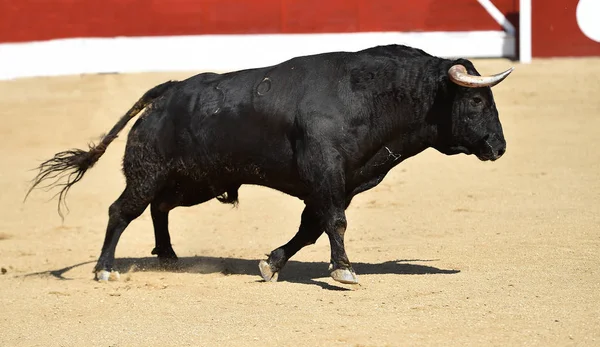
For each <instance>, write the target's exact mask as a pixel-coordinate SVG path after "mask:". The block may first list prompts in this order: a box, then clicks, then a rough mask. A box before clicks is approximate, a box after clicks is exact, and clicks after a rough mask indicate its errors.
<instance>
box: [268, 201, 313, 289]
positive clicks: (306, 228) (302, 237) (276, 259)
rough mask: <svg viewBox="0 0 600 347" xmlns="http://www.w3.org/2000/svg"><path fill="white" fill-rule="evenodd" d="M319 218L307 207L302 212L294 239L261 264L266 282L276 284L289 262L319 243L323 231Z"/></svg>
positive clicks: (274, 251) (273, 252) (272, 253)
mask: <svg viewBox="0 0 600 347" xmlns="http://www.w3.org/2000/svg"><path fill="white" fill-rule="evenodd" d="M317 218H318V216H317V214H316V213H315V211H314V210H312V209H311V208H310V207H308V206H307V207H305V208H304V211H303V212H302V220H301V222H300V228H299V229H298V232H297V233H296V235H294V237H293V238H292V239H291V240H290V241H289V242H288V243H286V244H285V245H283V246H281V247H279V248H277V249H275V250H273V251H272V252H271V254H269V257H268V258H267V260H261V261H260V263H259V269H260V273H261V275H262V278H263V279H264V280H265V281H271V282H276V281H277V278H278V277H279V271H280V270H281V269H282V268H283V267H284V266H285V264H286V263H287V261H288V260H289V259H290V258H291V257H292V256H293V255H294V254H296V253H297V252H298V251H299V250H300V249H302V248H303V247H304V246H308V245H312V244H314V243H315V242H317V239H318V238H319V236H321V235H322V234H323V230H322V229H321V228H319V225H318V219H317Z"/></svg>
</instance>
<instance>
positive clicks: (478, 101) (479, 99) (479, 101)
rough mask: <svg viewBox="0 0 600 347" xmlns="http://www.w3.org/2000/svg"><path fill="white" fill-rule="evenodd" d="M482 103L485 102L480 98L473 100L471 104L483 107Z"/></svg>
mask: <svg viewBox="0 0 600 347" xmlns="http://www.w3.org/2000/svg"><path fill="white" fill-rule="evenodd" d="M482 102H483V100H482V99H481V98H480V97H478V96H476V97H474V98H473V99H471V103H472V104H473V106H479V105H481V103H482Z"/></svg>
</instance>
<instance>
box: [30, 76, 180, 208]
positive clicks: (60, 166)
mask: <svg viewBox="0 0 600 347" xmlns="http://www.w3.org/2000/svg"><path fill="white" fill-rule="evenodd" d="M177 83H178V82H177V81H168V82H165V83H163V84H159V85H158V86H156V87H154V88H152V89H150V90H148V91H147V92H146V93H145V94H144V95H143V96H142V97H141V98H140V99H139V100H138V101H137V102H136V103H135V104H134V105H133V107H131V109H130V110H129V111H127V113H126V114H125V115H124V116H123V117H121V119H119V121H118V122H117V123H116V124H115V125H114V126H113V128H112V129H111V130H110V131H109V132H108V134H106V135H104V136H103V137H102V140H100V143H99V144H97V145H94V144H90V145H89V150H87V151H84V150H81V149H71V150H67V151H63V152H59V153H56V154H55V155H54V158H52V159H49V160H46V161H45V162H43V163H42V164H40V166H38V170H39V172H38V174H37V176H36V177H35V178H34V179H33V181H32V182H33V183H32V185H31V187H30V188H29V190H28V191H27V194H26V195H25V200H26V199H27V197H28V196H29V193H31V191H32V190H33V189H34V188H36V187H38V186H39V185H40V183H42V182H47V181H51V182H50V183H48V184H47V185H46V186H44V187H41V188H46V189H47V190H50V189H52V188H54V187H62V189H61V190H60V191H59V192H58V193H57V194H56V195H55V196H54V197H56V196H58V214H59V215H60V216H61V218H63V214H62V211H61V203H63V204H64V199H65V197H66V195H67V192H68V191H69V189H70V188H71V186H73V185H74V184H75V183H77V182H79V180H81V178H82V177H83V175H84V174H85V172H86V171H87V170H88V169H89V168H91V167H92V166H94V164H95V163H96V162H97V161H98V159H100V157H101V156H102V155H103V154H104V152H105V151H106V148H107V147H108V145H110V143H111V142H112V141H113V140H114V139H115V138H117V136H118V134H119V132H120V131H121V130H123V128H124V127H125V125H126V124H127V122H129V120H131V119H132V118H133V117H135V116H136V115H137V114H138V113H139V112H140V111H142V110H143V109H144V107H146V106H147V105H149V104H150V103H152V101H154V100H155V99H157V98H159V97H160V96H161V95H163V94H164V93H165V92H166V91H167V90H169V89H170V88H171V87H173V86H174V85H175V84H177ZM65 177H66V178H67V180H66V183H59V182H60V181H62V180H63V179H64V178H65ZM64 205H65V207H66V204H64Z"/></svg>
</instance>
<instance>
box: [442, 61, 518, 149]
mask: <svg viewBox="0 0 600 347" xmlns="http://www.w3.org/2000/svg"><path fill="white" fill-rule="evenodd" d="M512 70H513V69H512V68H510V69H508V70H506V71H504V72H501V73H499V74H496V75H493V76H480V75H479V73H478V72H477V70H475V67H473V64H472V63H471V62H469V61H468V60H463V59H461V60H460V61H459V62H458V63H457V64H456V65H452V67H451V68H450V69H449V70H448V79H447V80H448V81H449V82H448V83H450V86H449V88H448V90H449V93H450V96H451V99H452V102H451V105H452V106H451V107H452V109H451V113H452V115H451V120H450V121H449V123H446V125H447V126H444V127H443V128H444V131H443V134H440V135H442V138H443V141H441V143H440V144H439V146H436V147H437V149H438V150H439V151H440V152H442V153H445V154H458V153H465V154H475V155H476V156H477V158H479V159H480V160H496V159H498V158H500V157H501V156H502V155H503V154H504V152H505V151H506V141H505V139H504V134H503V132H502V125H501V124H500V119H499V118H498V110H497V109H496V103H495V102H494V96H493V94H492V90H491V87H493V86H495V85H497V84H498V83H500V82H502V81H503V80H504V79H505V78H506V77H507V76H508V75H509V74H510V73H511V72H512Z"/></svg>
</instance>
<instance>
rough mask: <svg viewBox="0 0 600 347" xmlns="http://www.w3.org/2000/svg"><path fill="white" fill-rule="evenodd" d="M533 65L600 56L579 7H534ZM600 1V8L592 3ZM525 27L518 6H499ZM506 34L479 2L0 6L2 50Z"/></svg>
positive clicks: (53, 0) (549, 0) (545, 0)
mask: <svg viewBox="0 0 600 347" xmlns="http://www.w3.org/2000/svg"><path fill="white" fill-rule="evenodd" d="M532 1H533V3H532V6H533V29H532V38H533V45H532V52H533V56H534V57H551V56H584V55H600V44H599V43H598V42H595V41H593V40H591V39H589V38H588V37H586V36H585V35H584V34H583V33H582V31H581V29H580V26H579V24H578V23H577V19H576V16H575V12H576V7H577V4H578V2H579V0H532ZM588 1H600V0H588ZM493 3H494V5H496V6H497V7H498V8H499V9H500V10H501V11H502V12H503V13H504V14H505V16H506V17H507V18H508V19H509V20H510V21H511V22H512V23H513V25H515V26H517V27H518V4H519V0H493ZM475 30H501V27H500V26H499V25H498V24H497V23H496V22H495V21H494V20H493V19H492V18H491V16H490V15H489V14H488V13H487V12H486V11H485V10H484V9H483V7H482V6H481V5H480V4H479V3H478V2H477V1H476V0H418V1H416V0H371V1H369V0H302V1H298V0H103V1H98V0H45V1H40V0H0V43H2V42H27V41H36V40H49V39H56V38H72V37H114V36H160V35H198V34H258V33H320V32H369V31H401V32H408V31H413V32H414V31H475Z"/></svg>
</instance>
